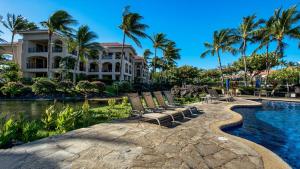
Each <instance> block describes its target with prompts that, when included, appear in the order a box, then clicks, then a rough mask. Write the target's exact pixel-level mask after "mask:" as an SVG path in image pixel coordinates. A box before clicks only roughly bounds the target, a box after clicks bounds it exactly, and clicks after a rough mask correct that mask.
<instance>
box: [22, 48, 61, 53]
mask: <svg viewBox="0 0 300 169" xmlns="http://www.w3.org/2000/svg"><path fill="white" fill-rule="evenodd" d="M42 52H48V50H47V49H41V48H28V53H42ZM52 52H55V53H61V52H62V48H52Z"/></svg>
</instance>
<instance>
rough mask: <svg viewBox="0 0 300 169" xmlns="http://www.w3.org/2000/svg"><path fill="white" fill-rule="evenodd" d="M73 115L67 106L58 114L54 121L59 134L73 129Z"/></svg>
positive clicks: (72, 111) (71, 109)
mask: <svg viewBox="0 0 300 169" xmlns="http://www.w3.org/2000/svg"><path fill="white" fill-rule="evenodd" d="M74 122H75V114H74V109H73V108H72V107H70V106H69V105H68V106H67V107H66V108H64V109H63V110H62V111H61V112H59V114H58V116H57V119H56V126H57V130H58V131H59V132H61V133H64V132H67V131H70V130H72V129H74Z"/></svg>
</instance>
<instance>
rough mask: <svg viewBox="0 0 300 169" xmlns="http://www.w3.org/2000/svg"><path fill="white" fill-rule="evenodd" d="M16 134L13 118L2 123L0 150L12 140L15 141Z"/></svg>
mask: <svg viewBox="0 0 300 169" xmlns="http://www.w3.org/2000/svg"><path fill="white" fill-rule="evenodd" d="M16 133H17V126H16V125H15V120H14V118H13V117H11V118H9V119H8V120H7V121H6V122H4V124H3V126H1V128H0V148H3V147H6V146H7V145H8V144H9V143H10V142H11V141H12V140H13V139H15V137H16V135H17V134H16Z"/></svg>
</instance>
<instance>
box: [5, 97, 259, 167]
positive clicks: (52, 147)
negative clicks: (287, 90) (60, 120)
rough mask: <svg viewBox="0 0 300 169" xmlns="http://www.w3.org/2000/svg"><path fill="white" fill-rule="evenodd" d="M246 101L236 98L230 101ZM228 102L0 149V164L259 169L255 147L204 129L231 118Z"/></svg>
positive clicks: (77, 131) (93, 127)
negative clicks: (190, 114)
mask: <svg viewBox="0 0 300 169" xmlns="http://www.w3.org/2000/svg"><path fill="white" fill-rule="evenodd" d="M247 102H248V101H245V100H242V99H238V101H236V102H235V103H234V104H240V103H241V104H246V103H247ZM229 104H232V103H224V102H222V103H216V104H201V103H199V104H195V105H196V106H197V107H198V108H199V109H201V110H203V111H204V114H201V115H199V116H198V117H196V118H193V119H192V120H190V121H187V122H185V123H183V124H181V125H179V126H177V127H175V128H160V127H158V126H157V125H154V124H149V123H142V124H138V123H135V122H131V121H128V122H115V123H105V124H98V125H94V126H92V127H89V128H82V129H79V130H75V131H71V132H68V133H66V134H63V135H59V136H54V137H50V138H45V139H42V140H39V141H35V142H32V143H29V144H24V145H22V146H18V147H14V148H12V149H7V150H0V168H1V169H2V168H3V169H10V168H16V169H19V168H43V169H45V168H101V169H102V168H110V169H111V168H114V169H123V168H124V169H125V168H134V169H138V168H153V169H154V168H157V169H160V168H181V169H185V168H195V169H196V168H199V169H210V168H216V169H227V168H228V169H229V168H230V169H235V168H236V169H241V168H242V169H254V168H256V169H260V168H263V162H262V158H261V156H260V155H259V154H258V153H257V152H256V151H254V150H253V149H251V148H249V147H248V146H246V145H244V144H242V143H240V142H237V141H235V140H233V139H228V140H227V139H226V138H225V139H220V138H219V136H220V135H218V134H215V133H213V132H212V130H211V129H210V125H211V124H212V123H214V122H216V121H219V120H225V119H230V118H231V116H232V115H231V114H230V113H228V112H226V111H225V110H224V109H225V107H227V106H228V105H229Z"/></svg>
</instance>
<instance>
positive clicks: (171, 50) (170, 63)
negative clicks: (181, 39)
mask: <svg viewBox="0 0 300 169" xmlns="http://www.w3.org/2000/svg"><path fill="white" fill-rule="evenodd" d="M179 52H180V49H178V48H177V47H176V43H175V42H173V41H169V42H168V43H167V44H166V47H165V48H164V56H163V59H164V60H165V64H166V69H167V70H169V69H171V68H173V67H175V66H176V60H178V59H180V53H179Z"/></svg>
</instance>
